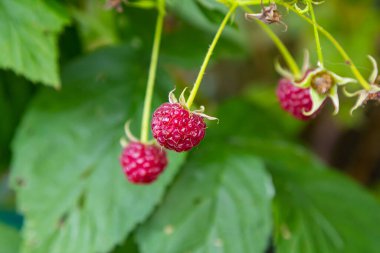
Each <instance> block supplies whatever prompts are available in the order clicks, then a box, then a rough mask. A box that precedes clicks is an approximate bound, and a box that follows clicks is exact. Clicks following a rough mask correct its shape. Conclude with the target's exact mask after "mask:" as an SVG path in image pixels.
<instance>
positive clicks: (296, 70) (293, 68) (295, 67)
mask: <svg viewBox="0 0 380 253" xmlns="http://www.w3.org/2000/svg"><path fill="white" fill-rule="evenodd" d="M250 2H253V1H250ZM257 2H259V3H260V1H257ZM241 7H242V8H243V9H244V10H245V11H247V12H252V10H251V9H250V8H249V7H248V6H245V5H243V6H241ZM256 22H257V24H258V25H259V26H260V27H261V28H262V29H263V31H264V32H265V33H266V34H267V35H268V36H269V37H270V38H271V40H272V41H273V43H274V44H275V45H276V46H277V48H278V50H279V51H280V53H281V55H282V57H284V59H285V62H286V64H287V65H288V67H289V69H290V71H291V72H292V73H293V75H294V76H296V77H299V76H300V75H301V71H300V69H299V68H298V65H297V63H296V61H295V60H294V58H293V56H292V55H291V54H290V52H289V50H288V49H287V48H286V46H285V45H284V43H282V41H281V40H280V38H279V37H278V36H277V34H275V33H274V32H273V31H272V29H270V28H269V27H268V26H267V25H266V24H264V23H263V22H262V21H260V20H256Z"/></svg>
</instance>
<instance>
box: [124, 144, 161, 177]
mask: <svg viewBox="0 0 380 253" xmlns="http://www.w3.org/2000/svg"><path fill="white" fill-rule="evenodd" d="M167 163H168V161H167V158H166V152H165V150H163V149H161V148H160V147H158V146H156V145H147V144H143V143H141V142H136V141H132V142H130V143H129V144H128V145H127V146H126V147H125V148H124V149H123V152H122V154H121V157H120V164H121V166H122V167H123V170H124V173H125V175H126V176H127V178H128V180H129V181H130V182H132V183H135V184H149V183H152V182H153V181H155V180H156V179H157V177H158V176H159V175H160V174H161V173H162V171H163V170H164V169H165V167H166V165H167Z"/></svg>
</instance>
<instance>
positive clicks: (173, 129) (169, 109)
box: [152, 103, 206, 152]
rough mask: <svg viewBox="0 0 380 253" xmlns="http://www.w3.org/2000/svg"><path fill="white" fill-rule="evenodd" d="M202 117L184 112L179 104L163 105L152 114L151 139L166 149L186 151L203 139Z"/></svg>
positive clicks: (203, 124)
mask: <svg viewBox="0 0 380 253" xmlns="http://www.w3.org/2000/svg"><path fill="white" fill-rule="evenodd" d="M205 130H206V123H205V122H204V120H203V117H202V116H200V115H197V114H195V113H192V112H190V111H189V110H186V109H185V108H184V107H183V106H182V105H181V104H179V103H164V104H162V105H161V106H160V107H158V108H157V110H156V111H155V112H154V114H153V118H152V131H153V137H154V138H155V139H156V140H157V141H158V143H159V144H160V145H162V146H164V147H165V148H167V149H170V150H175V151H177V152H182V151H188V150H190V149H191V148H193V147H195V146H197V145H198V144H199V142H200V141H201V140H202V139H203V138H204V136H205Z"/></svg>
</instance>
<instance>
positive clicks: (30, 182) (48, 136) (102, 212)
mask: <svg viewBox="0 0 380 253" xmlns="http://www.w3.org/2000/svg"><path fill="white" fill-rule="evenodd" d="M138 59H140V62H141V54H140V53H137V52H136V51H133V50H132V49H130V48H129V47H123V48H115V49H108V50H103V51H101V52H98V53H96V54H93V55H90V56H88V57H86V58H84V59H81V60H79V61H77V62H76V63H73V64H72V65H70V66H68V67H67V69H66V70H65V71H64V74H63V77H64V79H63V80H64V86H63V89H62V91H61V92H55V91H52V90H44V91H42V92H41V93H40V94H39V95H38V96H37V98H36V99H35V100H34V102H33V104H32V106H31V107H30V109H29V111H28V113H27V115H26V117H25V118H24V120H23V122H22V124H21V127H20V129H19V131H18V134H17V137H16V140H15V142H14V145H13V146H14V152H15V157H14V161H13V171H12V179H11V181H12V185H13V187H14V188H15V189H16V191H17V194H18V206H19V209H20V210H21V211H22V212H23V213H24V215H25V225H24V228H23V236H24V239H25V241H24V243H23V247H22V249H23V252H44V253H45V252H54V253H60V252H63V253H71V252H73V253H77V252H83V253H84V252H86V253H92V252H107V251H109V250H110V249H112V248H113V247H114V246H115V245H116V244H117V243H120V242H121V241H122V240H123V239H124V238H125V237H126V236H127V234H128V233H129V232H131V231H132V230H133V229H134V227H135V226H136V224H138V223H139V222H142V221H143V220H144V219H145V218H146V217H147V216H148V215H149V214H150V212H151V211H152V210H153V208H154V207H155V205H156V204H157V203H158V202H159V201H160V199H161V197H162V195H163V193H164V190H165V187H166V185H167V184H168V183H169V182H170V181H171V179H172V178H173V176H174V174H175V173H176V171H177V169H178V167H179V166H180V164H181V162H182V161H183V158H184V156H183V155H177V154H176V155H174V156H173V154H172V153H170V154H169V160H170V165H169V166H168V168H167V169H166V172H165V173H164V174H163V175H162V176H161V177H160V178H159V180H158V181H157V182H156V183H155V184H152V185H150V186H145V187H141V186H135V185H132V184H130V183H129V182H127V180H126V179H125V177H124V175H123V173H122V171H121V168H120V165H119V162H118V157H119V155H120V152H121V148H120V146H119V141H118V140H119V138H120V137H121V136H123V124H124V122H125V121H126V119H133V120H135V119H136V120H137V121H138V118H136V112H138V111H139V110H140V105H141V101H142V99H143V95H144V89H145V81H146V80H145V77H146V76H145V70H144V69H141V67H140V66H138V65H136V64H135V63H136V62H138V61H139V60H138ZM160 77H161V79H160V81H159V82H161V83H162V82H163V81H165V83H166V84H169V83H170V80H167V79H165V75H163V74H161V75H160ZM165 92H166V90H165ZM158 93H159V92H158ZM155 104H157V101H156V102H155ZM139 114H140V113H139Z"/></svg>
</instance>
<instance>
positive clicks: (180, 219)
mask: <svg viewBox="0 0 380 253" xmlns="http://www.w3.org/2000/svg"><path fill="white" fill-rule="evenodd" d="M208 141H210V140H208ZM205 154H206V155H205ZM189 161H190V162H189V163H188V164H187V165H186V166H185V168H184V171H183V173H182V174H181V175H180V177H179V179H178V181H177V182H176V183H175V184H174V185H173V187H172V188H171V190H170V192H169V193H168V196H167V198H166V199H165V201H164V202H163V205H162V206H161V207H160V208H159V209H158V210H157V212H156V213H155V214H154V215H153V217H152V219H151V220H149V221H148V222H147V223H145V224H144V226H143V227H142V228H141V229H140V230H139V231H138V234H137V241H138V243H139V245H140V248H141V250H142V252H156V253H161V252H162V253H177V252H208V253H211V252H226V253H227V252H234V253H235V252H264V251H265V249H266V247H267V243H268V237H269V234H270V231H271V218H270V206H271V198H272V195H273V188H272V183H271V180H270V177H269V176H268V174H267V173H266V172H265V170H264V168H263V164H262V162H261V161H260V160H259V159H257V158H255V157H253V156H252V155H248V154H247V153H243V152H236V151H234V150H233V149H230V148H228V147H225V148H223V146H220V145H219V146H218V145H210V144H205V145H202V147H200V148H199V150H197V151H195V152H194V153H193V155H192V156H191V157H190V158H189Z"/></svg>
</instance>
